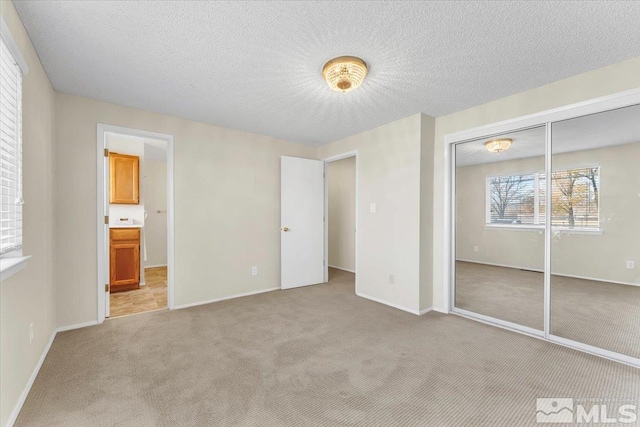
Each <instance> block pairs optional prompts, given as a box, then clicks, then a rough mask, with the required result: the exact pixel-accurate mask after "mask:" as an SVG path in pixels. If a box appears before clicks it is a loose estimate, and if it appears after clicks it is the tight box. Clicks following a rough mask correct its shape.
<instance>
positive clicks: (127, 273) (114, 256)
mask: <svg viewBox="0 0 640 427" xmlns="http://www.w3.org/2000/svg"><path fill="white" fill-rule="evenodd" d="M109 248H110V250H109V264H110V266H109V267H110V273H109V287H110V291H111V292H123V291H130V290H133V289H140V229H139V228H111V229H110V230H109Z"/></svg>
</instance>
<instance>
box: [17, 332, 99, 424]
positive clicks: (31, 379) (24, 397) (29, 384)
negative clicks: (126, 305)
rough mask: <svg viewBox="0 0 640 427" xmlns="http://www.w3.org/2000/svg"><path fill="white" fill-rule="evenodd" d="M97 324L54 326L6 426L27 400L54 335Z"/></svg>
mask: <svg viewBox="0 0 640 427" xmlns="http://www.w3.org/2000/svg"><path fill="white" fill-rule="evenodd" d="M97 324H98V322H97V321H96V320H92V321H91V322H84V323H77V324H75V325H68V326H61V327H59V328H56V329H54V330H53V332H52V333H51V338H49V342H48V343H47V346H46V347H45V348H44V350H43V352H42V355H40V359H38V363H37V364H36V366H35V368H33V372H32V373H31V376H30V377H29V381H27V385H26V386H25V388H24V390H22V394H20V398H19V399H18V402H17V403H16V406H14V408H13V411H12V412H11V415H10V416H9V419H8V420H7V424H6V427H12V426H13V424H14V423H15V422H16V420H17V419H18V415H19V414H20V410H21V409H22V405H24V402H25V400H27V396H28V395H29V392H30V391H31V387H32V386H33V382H34V381H35V380H36V377H37V376H38V372H40V368H42V364H43V363H44V359H45V358H46V357H47V354H49V350H50V349H51V345H52V344H53V340H55V338H56V335H58V332H65V331H71V330H73V329H80V328H86V327H87V326H94V325H97Z"/></svg>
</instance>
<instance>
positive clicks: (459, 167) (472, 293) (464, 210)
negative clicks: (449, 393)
mask: <svg viewBox="0 0 640 427" xmlns="http://www.w3.org/2000/svg"><path fill="white" fill-rule="evenodd" d="M544 170H545V126H539V127H534V128H531V129H526V130H520V131H517V132H511V133H507V134H502V135H498V136H493V137H490V138H483V139H479V140H475V141H469V142H465V143H461V144H457V145H456V146H455V212H456V216H455V222H456V224H455V295H454V307H455V308H457V309H460V310H464V311H468V312H473V313H477V314H480V315H482V316H487V317H489V318H492V319H498V320H500V321H503V322H508V323H510V324H513V325H512V326H515V327H524V328H526V329H531V330H535V331H538V332H539V333H540V334H541V333H542V331H543V328H544V309H543V307H544V306H543V304H544V275H543V271H544V242H545V239H544V233H545V230H544V217H545V213H544V212H545V210H544V195H545V187H544ZM530 332H531V331H530Z"/></svg>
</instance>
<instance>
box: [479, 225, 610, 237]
mask: <svg viewBox="0 0 640 427" xmlns="http://www.w3.org/2000/svg"><path fill="white" fill-rule="evenodd" d="M484 229H485V230H508V231H544V229H545V227H544V226H543V225H489V224H485V226H484ZM551 232H552V233H554V234H558V233H559V234H592V235H596V236H599V235H602V234H603V233H604V231H602V230H599V229H584V230H583V229H575V228H561V227H551Z"/></svg>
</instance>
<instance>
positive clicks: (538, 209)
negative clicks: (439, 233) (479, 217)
mask: <svg viewBox="0 0 640 427" xmlns="http://www.w3.org/2000/svg"><path fill="white" fill-rule="evenodd" d="M551 177H552V183H551V209H552V211H551V225H552V226H554V227H559V228H570V229H578V230H594V229H599V227H600V218H599V187H600V168H599V167H586V168H576V169H567V170H559V171H554V172H553V173H552V174H551ZM545 189H546V183H545V174H544V172H533V173H523V174H513V175H501V176H490V177H487V196H486V203H487V206H486V209H487V215H486V224H487V225H510V226H519V225H521V226H532V225H533V226H535V225H539V226H543V225H544V224H545V210H546V202H545V191H546V190H545Z"/></svg>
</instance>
